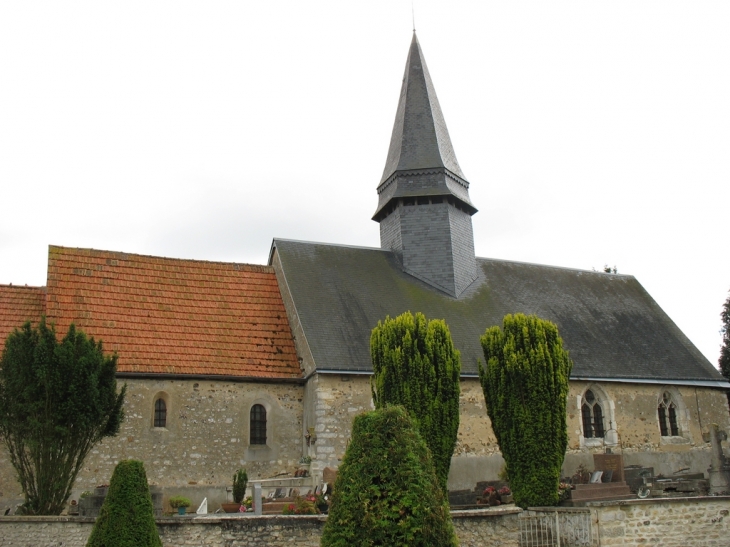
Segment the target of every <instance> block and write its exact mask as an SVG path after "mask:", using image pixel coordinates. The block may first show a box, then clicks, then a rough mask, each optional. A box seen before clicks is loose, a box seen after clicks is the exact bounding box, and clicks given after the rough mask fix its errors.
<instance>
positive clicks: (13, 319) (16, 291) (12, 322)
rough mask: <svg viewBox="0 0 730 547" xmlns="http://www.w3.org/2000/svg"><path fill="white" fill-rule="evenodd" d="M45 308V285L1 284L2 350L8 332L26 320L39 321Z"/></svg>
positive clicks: (0, 331)
mask: <svg viewBox="0 0 730 547" xmlns="http://www.w3.org/2000/svg"><path fill="white" fill-rule="evenodd" d="M45 309H46V288H45V287H23V286H20V287H19V286H17V285H0V351H2V348H3V347H4V344H5V339H6V338H7V337H8V334H10V333H11V332H13V330H15V329H17V328H20V327H21V326H22V325H23V324H24V323H25V322H26V321H31V322H32V323H38V322H39V321H40V320H41V316H42V315H43V314H44V313H45Z"/></svg>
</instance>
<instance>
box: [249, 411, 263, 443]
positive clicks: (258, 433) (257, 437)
mask: <svg viewBox="0 0 730 547" xmlns="http://www.w3.org/2000/svg"><path fill="white" fill-rule="evenodd" d="M251 444H266V409H265V408H264V406H263V405H253V406H252V407H251Z"/></svg>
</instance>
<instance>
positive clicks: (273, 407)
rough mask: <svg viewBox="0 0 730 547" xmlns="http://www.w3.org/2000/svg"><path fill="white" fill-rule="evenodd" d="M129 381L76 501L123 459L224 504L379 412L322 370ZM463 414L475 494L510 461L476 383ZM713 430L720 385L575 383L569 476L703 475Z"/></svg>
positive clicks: (465, 467)
mask: <svg viewBox="0 0 730 547" xmlns="http://www.w3.org/2000/svg"><path fill="white" fill-rule="evenodd" d="M123 381H124V380H123ZM126 382H127V386H128V394H127V402H126V405H125V412H126V419H125V421H124V423H123V425H122V428H121V431H120V434H119V435H118V436H117V437H115V438H113V439H106V440H105V441H104V442H103V443H102V444H101V445H99V446H98V447H97V448H95V449H94V451H93V452H92V454H91V456H90V457H89V459H88V460H87V462H86V464H85V465H84V469H83V470H82V472H81V474H80V476H79V478H78V480H77V482H76V485H75V488H74V494H73V497H74V498H76V497H77V496H78V495H79V494H80V493H81V492H82V491H84V490H92V489H93V487H94V486H96V485H98V484H104V483H107V482H108V481H109V478H110V477H111V474H112V471H113V468H114V466H115V465H116V463H117V462H118V461H119V460H121V459H124V458H135V459H140V460H142V461H144V462H145V466H146V469H147V475H148V477H149V479H150V482H151V483H152V484H156V485H159V486H161V487H163V488H164V489H165V492H166V497H167V495H173V494H177V493H182V492H181V490H182V489H185V490H186V491H187V495H188V496H189V497H191V498H192V499H193V502H194V503H199V502H200V501H201V500H202V499H203V497H206V496H207V497H208V500H209V503H210V504H211V505H210V507H211V508H213V504H214V503H215V502H219V501H224V498H225V487H227V486H230V478H231V476H232V474H233V471H234V470H235V469H236V468H238V467H241V466H245V467H246V469H247V470H248V472H249V477H250V478H251V479H265V478H269V477H273V476H274V475H276V474H278V473H287V472H288V473H291V472H292V471H293V470H294V469H295V468H296V467H297V463H298V462H299V459H300V458H301V456H302V455H309V456H311V457H312V460H313V462H312V467H311V472H312V474H313V475H315V477H321V474H322V470H323V469H324V468H325V467H331V468H334V469H336V468H337V467H339V465H340V463H341V460H342V457H343V456H344V454H345V450H346V449H347V445H348V443H349V440H350V431H351V426H352V420H353V418H354V417H355V416H356V415H358V414H361V413H363V412H366V411H368V410H371V409H372V408H373V405H372V400H371V395H370V376H369V375H358V374H321V373H314V374H313V375H311V376H310V378H309V380H308V381H307V384H306V385H304V386H302V385H300V384H295V383H289V384H287V383H279V384H273V383H250V382H221V381H210V380H174V379H128V380H126ZM588 388H591V389H592V390H593V391H594V392H595V393H598V394H599V396H600V398H601V400H602V404H603V405H604V407H605V409H604V414H605V416H604V419H605V421H606V429H607V433H606V436H605V438H604V439H585V438H583V435H582V424H581V413H580V397H581V396H582V395H583V394H584V392H585V390H586V389H588ZM666 390H670V391H671V392H672V393H673V399H674V401H676V402H677V404H678V410H679V412H678V425H679V428H680V435H679V436H674V437H662V436H661V434H660V430H659V426H658V419H657V402H658V400H659V399H660V398H661V396H662V393H663V392H664V391H666ZM158 397H163V398H164V399H165V400H166V402H167V409H168V417H167V425H166V427H165V428H155V427H153V414H154V401H155V400H156V399H157V398H158ZM254 404H262V405H264V407H265V408H266V410H267V420H268V424H267V425H268V431H267V433H268V435H267V444H266V445H265V446H260V447H256V446H254V447H252V446H250V445H249V443H248V439H249V431H248V430H249V412H250V408H251V406H252V405H254ZM460 407H461V423H460V425H459V432H458V437H457V443H456V449H455V451H454V457H453V460H452V464H451V473H450V475H449V488H451V489H452V490H461V489H471V488H473V487H474V484H475V483H476V482H478V481H482V480H494V479H496V478H497V475H498V473H499V472H500V470H501V468H502V465H503V463H504V460H503V459H502V456H501V454H500V452H499V446H498V445H497V442H496V439H495V437H494V433H493V432H492V428H491V424H490V421H489V418H488V416H487V412H486V407H485V404H484V396H483V394H482V390H481V386H480V384H479V380H478V379H476V378H464V379H462V381H461V401H460ZM609 422H610V423H611V426H609ZM712 423H717V424H719V426H720V429H724V430H726V431H730V419H729V415H728V410H727V399H726V398H725V396H724V394H723V393H722V392H721V391H719V390H716V389H710V388H689V387H672V386H659V385H654V384H624V383H616V382H614V383H600V384H596V383H588V382H571V386H570V394H569V396H568V433H569V447H568V453H567V456H566V460H565V464H564V466H563V474H564V475H572V474H573V473H574V472H575V469H576V468H577V467H578V465H579V464H581V463H583V464H584V465H586V466H587V467H588V468H592V467H593V461H592V454H593V453H597V452H603V451H604V450H605V449H606V448H610V449H612V450H613V452H615V453H622V454H623V455H624V463H625V464H626V465H631V464H637V465H642V466H652V467H654V470H655V473H656V474H659V473H663V474H665V475H671V474H672V473H674V472H675V471H677V470H678V469H681V468H687V467H688V468H690V470H691V472H705V471H706V470H707V467H708V466H709V463H710V445H709V443H708V442H705V439H704V438H703V433H707V427H708V426H709V424H712ZM308 428H314V433H315V435H316V441H315V442H314V443H313V444H312V445H311V446H309V447H307V446H306V444H305V442H304V433H305V432H306V431H307V429H308ZM604 441H605V442H604ZM0 480H1V481H2V482H0V492H2V498H4V500H5V503H6V504H8V503H9V501H8V500H12V499H15V500H19V499H20V498H21V497H22V494H21V492H20V488H19V484H18V482H17V480H16V479H15V476H14V472H13V470H12V467H11V466H10V464H9V462H8V460H7V454H6V453H5V451H4V450H3V451H1V452H0Z"/></svg>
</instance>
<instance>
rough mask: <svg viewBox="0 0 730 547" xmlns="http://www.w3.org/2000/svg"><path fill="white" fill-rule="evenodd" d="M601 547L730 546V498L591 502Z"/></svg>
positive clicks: (595, 528)
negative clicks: (631, 546)
mask: <svg viewBox="0 0 730 547" xmlns="http://www.w3.org/2000/svg"><path fill="white" fill-rule="evenodd" d="M590 505H591V509H592V510H594V511H595V515H596V517H597V518H596V519H595V520H594V522H595V525H594V526H595V527H594V531H595V533H596V534H597V535H598V537H600V545H601V546H602V547H611V546H613V545H661V546H662V547H721V546H722V547H725V546H727V545H728V544H730V518H729V517H728V515H729V514H730V497H728V496H723V497H721V498H720V497H718V498H676V499H664V500H661V501H660V502H657V501H654V500H632V501H629V502H622V503H618V504H617V502H594V503H592V504H590Z"/></svg>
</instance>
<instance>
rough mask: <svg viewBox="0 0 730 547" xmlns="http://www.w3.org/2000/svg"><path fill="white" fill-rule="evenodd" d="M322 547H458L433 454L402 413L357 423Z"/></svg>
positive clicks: (396, 410) (389, 410)
mask: <svg viewBox="0 0 730 547" xmlns="http://www.w3.org/2000/svg"><path fill="white" fill-rule="evenodd" d="M321 545H322V547H365V546H372V545H387V546H389V547H390V546H393V547H396V546H408V547H421V546H422V547H432V546H436V545H438V546H440V547H441V546H456V545H458V542H457V540H456V536H455V534H454V529H453V526H452V524H451V515H450V513H449V505H448V502H447V500H446V498H445V495H444V491H443V489H442V488H441V485H440V483H439V481H438V478H437V477H436V473H435V471H434V467H433V463H432V461H431V452H430V451H429V450H428V448H426V443H425V442H424V441H423V438H422V437H421V436H420V434H419V433H418V431H417V430H416V429H415V427H414V425H413V422H412V420H411V418H410V417H409V415H408V413H407V412H406V411H405V410H404V409H403V408H402V407H397V406H394V407H386V408H384V409H379V410H375V411H372V412H368V413H366V414H362V415H360V416H358V417H356V418H355V420H354V422H353V426H352V437H351V441H350V444H349V446H348V447H347V451H346V452H345V457H344V458H343V460H342V465H340V468H339V471H338V473H337V481H336V483H335V487H334V493H333V495H332V504H331V506H330V511H329V516H328V517H327V522H326V524H325V526H324V530H323V533H322V542H321Z"/></svg>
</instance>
